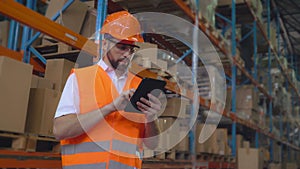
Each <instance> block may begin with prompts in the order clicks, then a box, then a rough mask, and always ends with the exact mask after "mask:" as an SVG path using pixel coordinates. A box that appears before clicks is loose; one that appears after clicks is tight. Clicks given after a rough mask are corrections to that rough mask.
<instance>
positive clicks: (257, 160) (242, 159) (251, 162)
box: [237, 148, 263, 169]
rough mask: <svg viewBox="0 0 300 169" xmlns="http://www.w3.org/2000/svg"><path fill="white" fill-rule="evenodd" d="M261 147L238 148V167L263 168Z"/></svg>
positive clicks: (242, 168) (244, 168)
mask: <svg viewBox="0 0 300 169" xmlns="http://www.w3.org/2000/svg"><path fill="white" fill-rule="evenodd" d="M262 155H263V152H262V151H261V149H255V148H240V149H238V154H237V165H238V169H263V158H262Z"/></svg>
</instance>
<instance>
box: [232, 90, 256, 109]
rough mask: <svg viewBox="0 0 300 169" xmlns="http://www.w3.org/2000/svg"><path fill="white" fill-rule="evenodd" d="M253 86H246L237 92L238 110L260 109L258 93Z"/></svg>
mask: <svg viewBox="0 0 300 169" xmlns="http://www.w3.org/2000/svg"><path fill="white" fill-rule="evenodd" d="M254 89H255V88H254V86H253V85H244V86H241V87H238V88H237V90H236V108H237V109H239V108H240V109H254V110H256V109H257V108H258V98H259V97H258V92H255V90H254Z"/></svg>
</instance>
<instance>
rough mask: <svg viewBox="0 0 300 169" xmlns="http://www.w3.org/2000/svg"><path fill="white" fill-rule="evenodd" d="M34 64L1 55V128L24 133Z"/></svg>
mask: <svg viewBox="0 0 300 169" xmlns="http://www.w3.org/2000/svg"><path fill="white" fill-rule="evenodd" d="M31 75H32V66H31V65H29V64H25V63H22V62H20V61H17V60H14V59H11V58H8V57H4V56H0V93H1V94H0V107H1V109H0V115H1V117H2V118H1V120H0V130H1V131H10V132H17V133H24V129H25V121H26V112H27V106H28V99H29V91H30V86H31Z"/></svg>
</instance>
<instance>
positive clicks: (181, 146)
mask: <svg viewBox="0 0 300 169" xmlns="http://www.w3.org/2000/svg"><path fill="white" fill-rule="evenodd" d="M177 120H179V122H180V124H179V131H178V135H177V137H178V136H179V138H180V140H181V141H180V142H179V143H178V144H177V145H176V146H175V148H174V149H175V150H177V151H189V134H188V132H187V131H188V129H189V119H188V118H183V119H180V118H177Z"/></svg>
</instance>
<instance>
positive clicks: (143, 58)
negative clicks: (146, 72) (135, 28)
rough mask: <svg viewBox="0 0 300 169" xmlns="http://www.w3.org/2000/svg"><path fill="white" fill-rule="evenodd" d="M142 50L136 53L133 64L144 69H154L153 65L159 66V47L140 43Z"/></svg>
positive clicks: (138, 44)
mask: <svg viewBox="0 0 300 169" xmlns="http://www.w3.org/2000/svg"><path fill="white" fill-rule="evenodd" d="M136 45H137V46H139V47H140V48H139V49H138V50H137V51H136V54H135V56H134V58H133V62H134V63H136V64H139V65H141V66H143V67H144V68H152V66H153V64H155V65H156V64H157V51H158V49H157V45H156V44H152V43H138V42H136Z"/></svg>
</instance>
